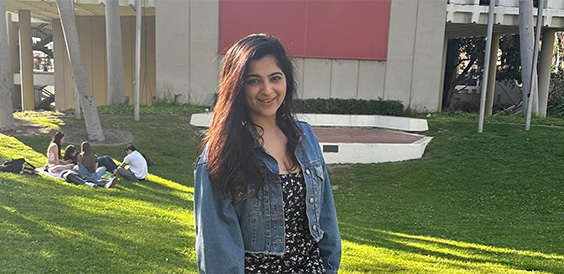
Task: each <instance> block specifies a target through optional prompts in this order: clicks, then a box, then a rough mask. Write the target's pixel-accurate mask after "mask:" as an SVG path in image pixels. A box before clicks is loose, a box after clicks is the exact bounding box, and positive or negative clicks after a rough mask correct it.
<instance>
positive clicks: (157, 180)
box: [147, 174, 194, 194]
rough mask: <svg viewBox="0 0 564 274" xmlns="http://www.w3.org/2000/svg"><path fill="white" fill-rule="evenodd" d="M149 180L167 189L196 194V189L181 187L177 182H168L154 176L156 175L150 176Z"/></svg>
mask: <svg viewBox="0 0 564 274" xmlns="http://www.w3.org/2000/svg"><path fill="white" fill-rule="evenodd" d="M147 180H149V181H152V182H155V183H157V184H161V185H163V186H167V187H169V188H172V189H175V190H179V191H183V192H189V193H192V194H194V188H193V187H189V186H185V185H181V184H179V183H177V182H174V181H171V180H167V179H165V178H162V177H159V176H157V175H154V174H149V175H148V176H147Z"/></svg>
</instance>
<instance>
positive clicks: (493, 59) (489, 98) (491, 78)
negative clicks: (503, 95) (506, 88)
mask: <svg viewBox="0 0 564 274" xmlns="http://www.w3.org/2000/svg"><path fill="white" fill-rule="evenodd" d="M500 38H501V35H500V34H497V33H494V34H493V36H492V51H491V53H490V70H489V74H488V83H487V85H488V86H487V91H486V109H485V111H486V115H488V116H489V115H492V109H493V102H494V95H495V77H496V74H497V51H498V50H499V39H500Z"/></svg>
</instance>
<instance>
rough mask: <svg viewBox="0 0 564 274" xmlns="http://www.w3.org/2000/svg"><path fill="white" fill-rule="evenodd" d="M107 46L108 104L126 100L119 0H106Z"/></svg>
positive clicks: (120, 102)
mask: <svg viewBox="0 0 564 274" xmlns="http://www.w3.org/2000/svg"><path fill="white" fill-rule="evenodd" d="M105 3H106V48H107V51H108V55H107V57H108V104H110V105H113V104H122V103H124V102H125V83H124V76H123V54H122V50H121V21H120V20H121V19H120V17H119V3H118V0H109V1H106V2H105Z"/></svg>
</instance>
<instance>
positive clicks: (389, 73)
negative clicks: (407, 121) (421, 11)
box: [383, 0, 419, 107]
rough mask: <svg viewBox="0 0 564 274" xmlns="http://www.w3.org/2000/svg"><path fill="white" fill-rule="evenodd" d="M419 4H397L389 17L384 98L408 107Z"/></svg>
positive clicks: (407, 0)
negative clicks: (397, 101) (398, 101)
mask: <svg viewBox="0 0 564 274" xmlns="http://www.w3.org/2000/svg"><path fill="white" fill-rule="evenodd" d="M418 2H419V0H394V1H392V8H391V14H390V32H389V38H388V59H387V61H386V81H385V86H384V97H383V98H384V99H389V100H400V101H402V102H403V104H404V106H406V107H407V105H408V104H409V101H410V98H411V87H412V75H413V57H414V50H415V33H416V31H417V29H416V23H417V6H418Z"/></svg>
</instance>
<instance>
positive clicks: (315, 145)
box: [300, 122, 342, 273]
mask: <svg viewBox="0 0 564 274" xmlns="http://www.w3.org/2000/svg"><path fill="white" fill-rule="evenodd" d="M300 125H301V128H302V131H303V133H304V135H305V136H307V139H308V140H306V143H307V144H308V145H307V150H310V151H309V153H312V154H315V155H318V157H320V158H321V159H323V153H322V151H321V147H320V145H319V141H318V140H317V137H316V136H315V134H314V132H313V130H312V128H311V126H310V125H309V124H307V123H304V122H301V123H300ZM322 167H323V178H325V183H324V184H323V189H322V196H321V200H320V205H319V206H320V210H319V211H320V213H319V214H320V216H319V225H320V226H321V228H322V229H323V237H322V238H321V240H319V243H318V245H319V251H320V254H321V258H322V260H323V265H324V267H325V273H338V271H339V266H340V264H341V249H342V248H341V234H340V233H339V224H338V222H337V213H336V210H335V203H334V201H333V191H332V190H331V183H330V182H329V175H328V174H327V167H326V166H325V160H323V165H322Z"/></svg>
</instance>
